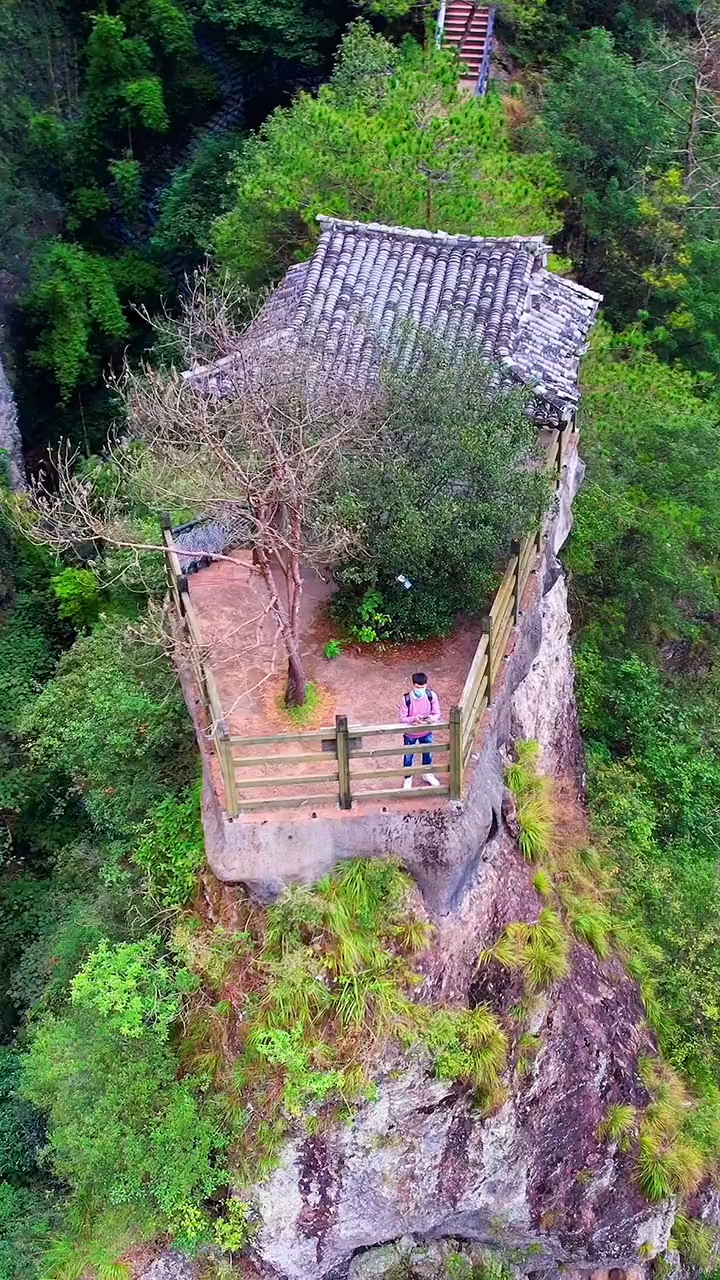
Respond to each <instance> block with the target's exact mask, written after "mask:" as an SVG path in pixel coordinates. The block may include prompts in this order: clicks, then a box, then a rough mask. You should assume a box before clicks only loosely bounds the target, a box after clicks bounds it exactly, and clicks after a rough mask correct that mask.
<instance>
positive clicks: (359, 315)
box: [193, 217, 601, 409]
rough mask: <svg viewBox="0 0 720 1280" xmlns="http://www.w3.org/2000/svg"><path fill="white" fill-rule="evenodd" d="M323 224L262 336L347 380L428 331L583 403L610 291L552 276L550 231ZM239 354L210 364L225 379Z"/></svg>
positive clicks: (558, 398)
mask: <svg viewBox="0 0 720 1280" xmlns="http://www.w3.org/2000/svg"><path fill="white" fill-rule="evenodd" d="M319 221H320V223H321V225H322V234H321V237H320V241H319V243H318V246H317V249H316V250H315V253H314V254H313V256H312V258H311V259H310V260H309V262H306V263H302V264H300V265H298V266H296V267H292V268H291V269H290V270H289V271H288V273H287V275H286V276H285V278H284V280H283V281H282V283H281V284H280V285H279V287H278V288H277V289H276V290H275V291H274V293H272V294H271V295H270V297H269V298H268V300H267V302H266V304H265V306H264V307H263V309H262V311H261V312H260V314H259V316H258V317H257V320H256V321H255V323H254V325H253V326H252V332H253V336H254V338H255V339H256V340H260V341H263V340H269V341H270V342H277V341H278V340H279V339H280V340H282V341H283V343H287V342H289V341H292V340H293V339H294V340H296V341H302V342H307V343H308V344H309V345H310V347H311V348H312V349H314V350H315V351H316V352H319V353H320V354H321V355H322V359H323V363H324V364H325V363H326V364H327V367H328V369H332V372H333V375H334V376H335V377H337V378H338V379H339V380H342V381H345V382H347V383H361V384H366V383H367V382H369V381H371V380H372V378H373V377H374V375H375V374H376V372H377V368H378V365H379V361H380V358H381V354H382V352H383V351H384V350H385V349H386V348H387V346H388V344H389V345H390V346H391V347H392V346H393V343H395V344H398V343H399V344H401V345H402V347H403V348H404V350H405V351H406V353H407V354H408V355H409V356H411V355H412V349H413V347H414V345H415V340H416V334H417V331H418V330H421V329H428V330H432V332H433V333H436V334H438V335H441V336H444V337H445V338H446V339H447V340H448V341H450V342H451V343H452V344H453V345H456V346H457V347H462V346H464V345H472V346H474V347H476V348H479V350H480V351H481V352H482V353H483V354H484V355H485V356H486V357H487V358H488V360H493V361H500V362H502V363H503V364H504V365H506V366H507V367H508V369H509V370H512V371H513V373H514V374H515V375H516V376H517V377H518V378H520V379H521V380H522V381H523V382H524V383H526V384H527V385H528V386H529V387H531V388H532V389H533V390H535V391H536V393H537V395H538V396H539V397H540V398H541V399H542V400H544V401H546V402H548V403H550V404H552V405H554V406H555V407H556V408H558V409H562V408H563V406H571V405H572V404H574V403H575V402H577V400H578V398H579V396H578V385H577V382H578V370H579V364H580V357H581V356H582V354H583V352H584V351H585V346H586V340H587V335H588V332H589V330H590V327H591V325H592V323H593V320H594V318H595V313H596V311H597V308H598V305H599V303H600V301H601V295H600V294H597V293H592V292H591V291H590V290H589V289H585V288H583V287H582V286H581V285H577V284H574V283H573V282H572V281H569V280H565V279H563V278H561V277H560V276H555V275H553V274H552V273H551V272H549V271H548V270H547V268H546V262H547V254H548V250H549V246H548V245H546V244H545V243H544V242H543V240H542V238H541V237H538V236H534V237H518V238H513V239H488V238H484V237H481V236H462V235H458V236H455V235H447V234H446V233H445V232H442V231H437V232H430V231H411V230H408V229H406V228H404V227H386V226H381V225H379V224H377V223H360V222H345V221H341V220H340V219H337V218H325V217H321V218H320V219H319ZM231 361H232V357H226V358H225V359H224V360H222V361H219V362H218V364H217V365H215V366H213V369H212V371H211V370H204V371H202V372H203V373H204V374H205V376H208V375H209V376H210V378H211V380H212V381H216V382H217V383H221V382H222V375H221V369H222V366H223V365H225V364H227V363H229V362H231ZM193 372H197V373H198V374H199V373H200V372H201V371H199V370H198V371H193Z"/></svg>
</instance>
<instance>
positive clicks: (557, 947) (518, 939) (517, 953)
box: [480, 907, 568, 991]
mask: <svg viewBox="0 0 720 1280" xmlns="http://www.w3.org/2000/svg"><path fill="white" fill-rule="evenodd" d="M489 960H495V961H496V962H497V963H498V964H500V965H502V967H503V968H504V969H509V970H510V971H511V972H519V973H521V974H522V975H523V977H524V979H525V982H526V984H527V987H528V989H529V990H530V991H540V990H542V989H543V988H545V987H549V986H552V984H553V983H554V982H559V981H560V979H561V978H564V977H565V976H566V974H567V972H568V940H567V935H566V933H565V930H564V928H563V924H562V921H561V919H560V917H559V916H558V915H557V914H556V913H555V912H554V911H552V910H551V909H550V908H549V907H544V908H543V910H542V911H541V912H540V915H539V917H538V919H537V920H536V921H535V923H533V924H528V923H526V922H525V921H517V922H515V923H513V924H510V925H508V927H507V929H506V930H505V932H504V933H503V934H502V936H501V937H500V938H498V940H497V942H496V943H495V945H494V947H490V948H489V949H488V950H487V951H484V952H483V953H482V954H481V956H480V963H481V964H485V963H487V962H488V961H489Z"/></svg>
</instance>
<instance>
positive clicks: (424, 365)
mask: <svg viewBox="0 0 720 1280" xmlns="http://www.w3.org/2000/svg"><path fill="white" fill-rule="evenodd" d="M418 348H419V350H418V359H417V361H416V362H415V363H414V365H413V366H412V368H403V367H402V366H401V363H400V361H399V360H396V359H395V358H394V357H388V360H387V363H386V365H385V368H384V371H383V399H382V402H381V405H380V407H379V409H378V413H379V414H381V415H382V424H380V425H379V437H378V443H377V447H376V449H375V457H376V458H377V461H376V462H375V461H373V460H369V459H368V458H367V457H363V458H361V459H358V460H357V461H355V460H354V459H352V458H349V457H348V458H347V459H346V462H345V466H344V468H343V470H342V472H341V477H340V492H339V495H338V499H337V505H338V510H339V512H340V515H341V518H342V519H343V521H344V522H345V523H346V524H347V525H349V526H350V527H351V528H354V529H355V530H356V531H357V536H358V541H359V542H360V544H361V545H362V546H363V547H364V551H365V554H364V557H363V559H362V560H361V561H359V562H357V563H355V562H351V563H350V564H346V565H343V566H341V568H340V569H339V570H338V571H337V572H336V577H337V579H338V581H339V582H340V583H341V584H343V585H342V587H341V594H340V596H339V598H338V600H337V602H336V608H337V609H338V610H340V611H343V612H344V613H345V616H349V617H351V618H354V617H355V614H354V610H355V609H358V610H359V613H360V617H359V620H358V621H357V622H353V623H352V627H354V628H355V631H354V634H355V635H356V637H357V638H364V639H367V640H369V641H370V640H375V639H378V638H383V639H385V638H389V637H392V638H393V639H408V638H415V637H425V636H434V635H442V634H445V633H447V632H448V631H449V630H450V629H451V628H452V626H453V624H454V622H455V619H456V617H457V615H458V614H459V613H461V612H462V613H469V614H473V613H477V612H479V611H480V609H481V608H483V607H484V606H485V605H486V604H487V601H488V599H489V597H490V595H491V593H492V589H493V587H494V586H495V583H496V576H497V571H498V569H499V567H500V565H501V564H502V563H503V560H504V559H505V558H506V556H507V555H508V554H509V549H510V544H511V542H512V539H513V537H515V536H516V535H518V534H520V533H523V532H525V531H526V530H527V529H528V528H530V526H531V525H532V524H533V523H534V522H535V521H536V520H537V519H538V516H539V512H540V510H541V509H542V508H543V506H544V504H545V502H546V501H547V499H548V496H549V495H548V489H547V484H546V481H545V478H544V477H543V476H542V475H539V474H538V473H537V472H535V471H534V470H533V469H532V467H531V466H530V465H529V464H530V463H532V462H533V461H534V460H535V459H536V458H537V457H538V454H537V449H538V444H537V432H536V430H535V428H534V427H533V425H532V423H531V422H530V420H529V418H528V417H527V414H526V413H525V405H526V396H525V395H524V394H523V393H522V392H519V391H505V392H502V393H498V392H497V389H496V388H495V387H494V385H493V370H492V367H491V366H490V365H488V364H487V363H486V362H485V361H484V360H483V359H482V358H481V357H479V356H478V355H477V354H476V353H473V352H467V353H466V354H465V355H463V356H462V357H458V354H457V352H456V351H451V349H450V348H449V347H448V345H447V344H446V343H444V342H443V341H442V339H438V340H434V339H432V338H430V337H422V336H419V337H418ZM459 494H462V497H460V496H459ZM403 576H405V577H409V578H410V580H411V582H412V586H411V587H410V589H406V588H405V587H404V586H403V585H402V582H401V581H399V579H401V578H402V577H403ZM363 580H364V582H363ZM362 585H364V586H365V590H364V591H362V592H361V595H360V600H359V601H358V591H359V588H360V587H361V586H362ZM352 627H351V630H352Z"/></svg>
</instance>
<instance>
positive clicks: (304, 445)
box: [28, 277, 380, 705]
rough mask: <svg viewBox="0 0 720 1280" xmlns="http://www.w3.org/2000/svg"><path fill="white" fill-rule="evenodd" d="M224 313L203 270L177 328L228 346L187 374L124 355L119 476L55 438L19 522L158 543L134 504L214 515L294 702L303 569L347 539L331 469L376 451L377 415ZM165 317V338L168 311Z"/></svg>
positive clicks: (278, 336)
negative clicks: (45, 472)
mask: <svg viewBox="0 0 720 1280" xmlns="http://www.w3.org/2000/svg"><path fill="white" fill-rule="evenodd" d="M229 315H230V308H229V307H227V306H223V305H222V299H220V300H218V298H217V297H216V296H215V295H213V294H212V293H211V291H210V290H208V287H207V282H206V280H205V278H204V277H199V278H198V279H197V280H196V281H195V286H194V288H193V289H192V290H191V291H190V292H189V294H188V297H187V299H186V302H185V305H184V309H183V316H182V318H181V321H180V323H179V330H180V331H181V334H182V336H183V337H185V338H186V337H187V335H189V334H190V335H192V334H193V333H196V334H199V335H201V336H202V345H203V351H207V347H208V341H209V339H210V338H211V337H212V333H213V326H215V327H217V329H218V332H217V342H216V348H215V349H216V350H218V351H224V352H229V353H230V354H227V355H225V356H223V357H222V358H221V359H220V360H219V361H218V362H217V363H216V364H215V365H212V366H208V367H205V368H195V369H191V370H190V371H189V372H181V371H179V370H178V369H177V368H175V367H173V366H170V367H160V368H158V367H154V366H152V365H146V366H144V367H142V368H141V369H139V370H137V369H133V368H132V367H131V366H130V364H129V363H127V364H126V366H125V368H124V370H123V372H122V374H121V376H120V377H119V378H118V379H117V381H116V384H115V386H116V389H117V391H118V392H119V394H120V395H121V397H122V400H123V402H124V405H125V409H126V415H127V434H126V435H125V436H124V437H123V438H122V439H119V438H115V439H111V441H110V442H109V446H108V448H109V456H110V459H111V461H112V462H113V464H114V468H113V470H114V474H115V476H116V477H117V480H116V483H115V484H114V485H112V486H110V487H109V488H108V486H107V484H105V485H104V486H102V487H98V486H97V485H96V484H94V483H93V481H92V477H90V478H88V477H87V476H85V475H83V474H79V473H78V471H77V469H76V467H75V465H74V463H75V461H76V460H75V458H74V456H73V455H72V453H71V452H70V451H69V450H68V449H67V448H63V449H61V450H60V453H59V456H58V460H57V475H56V481H55V482H54V483H53V485H52V486H50V485H48V484H47V483H39V484H35V485H34V486H33V487H32V489H31V493H30V507H31V512H32V519H31V522H30V525H31V527H30V529H29V530H28V531H29V532H30V534H31V536H34V537H36V538H38V539H39V540H42V541H44V542H46V543H50V544H52V545H54V546H56V547H58V548H68V547H71V546H77V544H78V543H80V542H82V541H83V540H88V539H92V540H98V541H102V542H106V543H109V544H111V545H114V546H119V547H135V548H140V549H142V548H145V549H154V548H155V546H156V545H158V549H159V544H154V543H152V542H150V543H148V542H144V541H143V540H142V538H138V535H137V528H136V527H134V526H133V521H132V519H131V516H132V511H133V509H134V510H135V511H137V510H138V509H142V508H145V509H146V510H147V511H149V512H153V513H157V515H158V516H159V514H160V513H161V512H162V511H165V510H168V509H170V510H172V509H175V510H178V509H180V510H188V509H189V510H190V511H193V512H195V513H197V515H203V516H209V517H212V518H213V519H215V520H217V521H218V522H219V523H220V524H221V526H223V528H224V529H225V530H226V532H227V539H226V547H225V550H224V551H223V552H219V553H217V554H216V555H215V557H214V558H215V559H231V557H230V556H228V554H227V548H228V546H233V545H234V546H238V545H240V546H244V547H246V548H249V549H251V551H252V557H253V563H254V565H255V567H256V570H257V572H258V574H259V575H260V577H261V579H262V582H263V584H264V589H265V592H266V598H267V605H268V609H269V611H270V612H271V614H272V615H273V617H274V620H275V622H276V624H277V628H278V631H279V634H280V636H281V638H282V642H283V644H284V647H285V650H286V653H287V658H288V685H287V700H288V703H289V704H291V705H292V704H298V703H302V701H303V700H304V697H305V687H306V678H305V670H304V665H303V658H302V651H301V640H300V634H299V623H300V603H301V598H302V591H303V569H304V568H305V567H307V566H315V567H317V568H319V569H322V568H327V567H328V566H330V565H332V564H333V563H334V562H335V561H337V559H338V558H339V557H340V556H341V555H342V554H343V553H345V552H347V551H348V550H350V549H351V548H352V547H353V546H354V545H355V535H354V533H353V530H352V527H351V526H352V522H351V521H350V520H348V519H347V518H345V517H344V516H343V514H342V502H341V500H340V497H339V483H338V480H339V475H340V471H341V468H342V465H343V459H344V457H346V456H347V455H348V454H349V453H352V455H353V457H354V458H355V459H356V460H357V458H358V455H362V453H363V452H364V451H366V450H368V451H369V450H371V449H372V445H373V441H374V439H375V438H376V436H377V435H378V433H379V431H380V425H379V417H378V415H377V413H375V414H373V413H370V412H368V404H367V402H366V401H365V399H364V398H363V396H361V395H360V394H359V393H358V391H357V388H350V387H346V386H340V385H338V384H337V383H335V382H334V381H333V379H332V376H331V374H330V372H329V371H328V370H327V369H322V368H320V367H319V365H318V363H317V361H316V360H315V359H314V358H313V357H312V355H311V353H309V352H308V351H306V350H303V349H302V347H301V345H299V344H298V342H297V341H294V342H292V343H291V342H289V341H288V335H287V334H285V333H283V332H282V331H279V330H278V331H274V332H273V331H271V330H270V331H269V330H268V328H267V326H263V324H262V323H258V322H256V323H255V324H254V325H252V324H251V326H250V328H249V329H248V330H247V331H246V332H245V333H244V334H243V333H241V332H237V333H236V334H235V336H234V339H233V337H232V333H231V332H229V325H230V320H229ZM162 328H163V334H164V337H165V338H167V321H166V319H164V320H163V321H162ZM185 550H186V552H188V553H189V554H192V553H191V552H190V551H189V549H188V548H185ZM203 554H207V553H206V552H203Z"/></svg>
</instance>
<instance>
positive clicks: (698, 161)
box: [651, 0, 720, 234]
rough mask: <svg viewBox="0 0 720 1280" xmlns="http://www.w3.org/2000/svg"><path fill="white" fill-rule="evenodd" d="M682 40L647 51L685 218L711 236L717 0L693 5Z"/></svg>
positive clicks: (719, 25)
mask: <svg viewBox="0 0 720 1280" xmlns="http://www.w3.org/2000/svg"><path fill="white" fill-rule="evenodd" d="M692 28H693V29H692V30H691V33H690V38H689V39H687V40H677V39H676V40H670V39H668V38H667V37H661V38H660V40H659V41H658V44H657V45H656V47H655V49H654V50H653V51H652V56H651V66H652V68H653V69H654V71H655V72H656V74H657V76H658V80H657V83H658V86H659V89H660V93H661V96H662V100H663V104H664V106H665V108H666V109H667V111H668V112H669V113H670V115H671V117H673V118H674V119H675V122H676V143H675V148H674V154H673V159H675V158H677V160H678V161H679V164H680V167H681V169H682V175H683V190H684V195H685V199H686V201H687V214H688V216H689V217H690V218H693V217H694V218H696V219H698V218H699V219H700V229H701V231H702V230H705V231H706V232H710V233H712V234H714V232H715V228H716V225H717V220H718V218H717V215H718V212H720V0H698V4H697V6H696V9H695V12H694V13H693V16H692Z"/></svg>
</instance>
